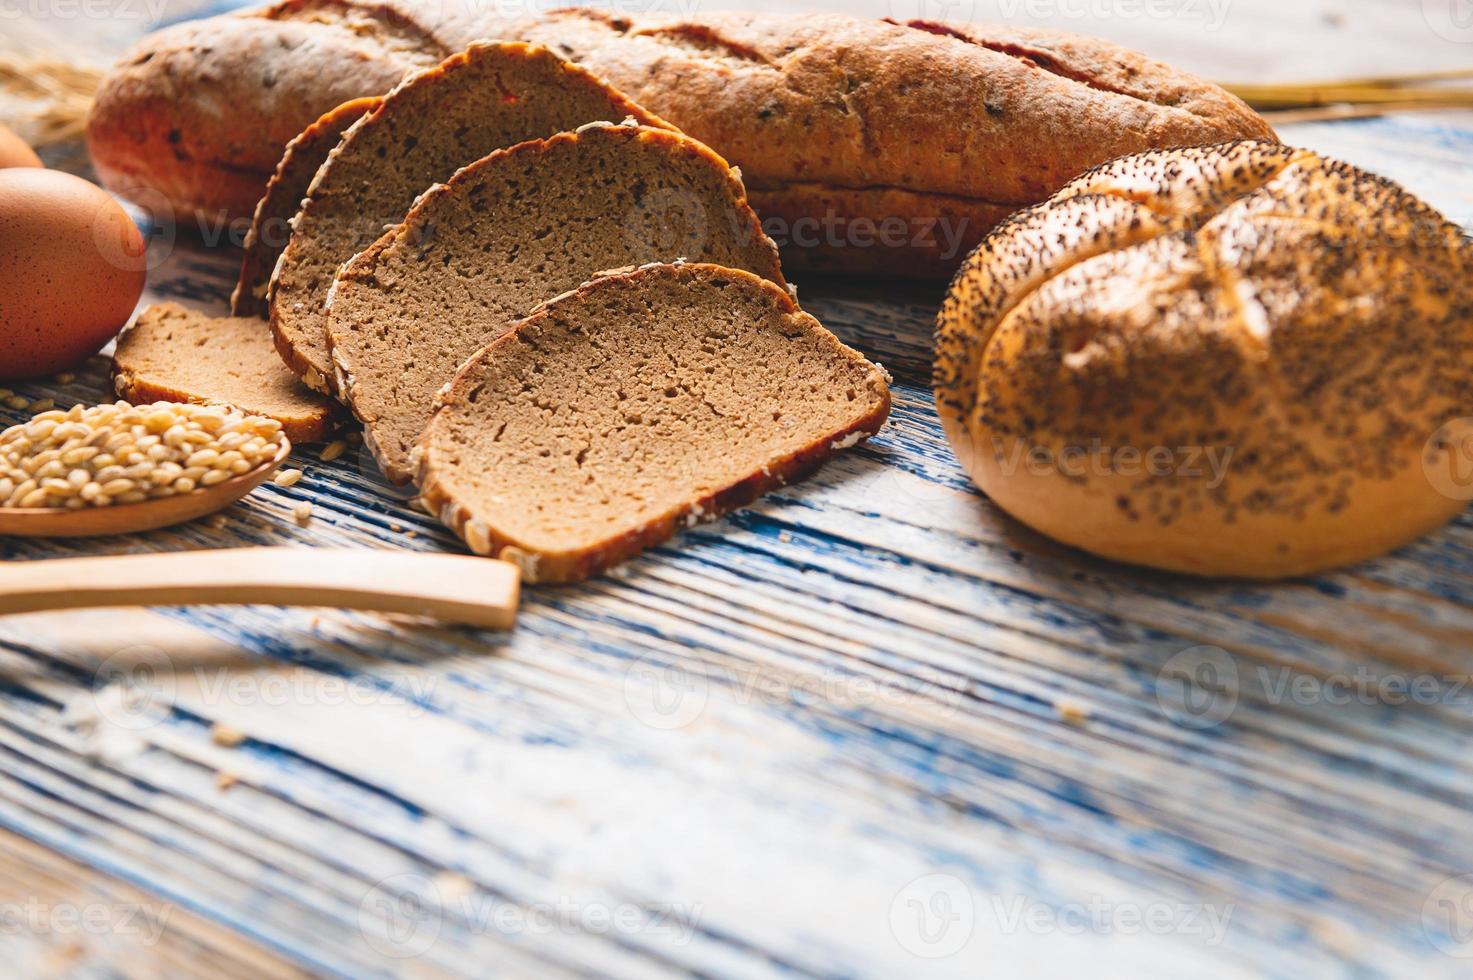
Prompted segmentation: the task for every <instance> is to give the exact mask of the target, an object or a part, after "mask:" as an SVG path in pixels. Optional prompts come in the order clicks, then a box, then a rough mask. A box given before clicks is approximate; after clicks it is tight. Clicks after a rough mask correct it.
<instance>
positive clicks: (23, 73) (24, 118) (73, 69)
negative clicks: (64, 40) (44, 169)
mask: <svg viewBox="0 0 1473 980" xmlns="http://www.w3.org/2000/svg"><path fill="white" fill-rule="evenodd" d="M102 74H103V73H102V71H101V69H98V68H94V67H92V66H89V65H81V64H72V63H69V62H63V61H46V60H40V59H30V58H20V57H16V56H14V55H10V54H0V106H3V108H4V116H5V121H6V123H7V124H9V125H11V126H12V127H13V128H14V129H16V130H18V131H20V132H21V133H22V134H23V135H24V136H25V137H26V139H27V140H28V141H30V142H31V143H32V144H34V145H36V146H49V145H51V144H53V143H64V142H66V141H68V140H74V139H79V138H80V137H81V136H82V133H83V131H84V129H85V128H86V123H87V110H88V109H89V108H90V107H91V105H92V96H93V94H94V93H95V92H96V91H97V85H98V83H99V82H100V81H101V80H102Z"/></svg>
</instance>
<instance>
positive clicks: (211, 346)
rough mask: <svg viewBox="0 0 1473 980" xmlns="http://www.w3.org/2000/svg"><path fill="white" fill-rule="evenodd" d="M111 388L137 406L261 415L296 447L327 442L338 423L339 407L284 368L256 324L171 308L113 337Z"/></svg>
mask: <svg viewBox="0 0 1473 980" xmlns="http://www.w3.org/2000/svg"><path fill="white" fill-rule="evenodd" d="M113 386H114V388H115V389H116V391H117V393H118V395H119V396H120V397H122V398H126V399H127V400H128V401H130V402H133V403H134V404H135V405H147V404H150V403H152V402H157V401H169V402H192V403H194V404H196V405H230V406H232V407H234V408H237V409H239V410H240V411H242V412H245V413H246V414H247V415H264V416H266V417H268V418H273V419H276V421H278V422H280V423H281V425H282V429H283V431H285V433H286V437H287V438H288V439H290V440H291V441H292V442H294V443H307V442H320V441H321V440H323V439H326V438H327V437H328V435H330V434H331V433H332V431H333V430H334V429H335V428H337V425H338V423H339V421H340V420H341V417H342V408H341V406H339V405H338V404H337V403H336V402H334V401H332V400H331V399H329V398H324V397H323V396H322V395H319V394H317V393H316V392H314V391H309V390H308V389H307V387H306V386H304V385H303V384H302V383H301V381H300V380H298V379H297V376H296V375H294V374H292V373H291V372H290V371H288V370H287V369H286V368H285V366H283V365H282V363H281V358H279V357H277V356H276V350H275V349H274V348H273V347H272V344H271V334H270V332H269V331H268V330H267V329H266V324H264V323H262V322H261V321H260V320H259V319H256V318H255V317H212V316H206V315H205V314H203V313H198V312H196V311H194V310H189V309H186V308H185V307H182V306H179V305H178V304H176V303H159V304H156V305H154V306H150V307H148V308H147V309H145V310H143V312H141V313H139V314H138V320H137V322H135V323H134V324H133V326H131V327H129V328H128V329H127V330H125V331H124V332H123V334H122V335H121V336H120V337H119V338H118V346H117V352H116V353H115V354H114V355H113Z"/></svg>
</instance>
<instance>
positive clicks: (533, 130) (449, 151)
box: [270, 44, 668, 394]
mask: <svg viewBox="0 0 1473 980" xmlns="http://www.w3.org/2000/svg"><path fill="white" fill-rule="evenodd" d="M628 117H633V118H635V119H636V120H638V121H640V122H642V123H646V124H649V125H653V126H661V127H663V126H666V125H668V124H666V123H665V122H663V121H662V120H660V119H659V118H658V117H656V116H653V115H651V114H650V113H648V112H646V111H645V110H643V109H641V108H640V107H639V106H637V105H635V104H634V103H633V102H631V101H629V99H627V98H625V97H624V96H623V95H621V94H619V93H618V92H616V91H614V90H613V89H611V88H609V87H608V86H607V85H605V84H604V83H603V82H601V81H599V80H598V79H597V78H595V77H594V76H593V75H590V74H589V73H588V72H587V71H585V70H583V69H582V68H575V67H573V66H572V65H569V64H567V63H566V62H564V61H562V60H561V59H560V58H558V57H557V56H556V55H554V54H552V53H550V52H549V51H548V50H547V49H546V48H540V47H532V46H530V45H526V44H474V45H472V46H471V47H469V48H467V49H466V50H465V51H463V52H461V53H460V54H457V55H454V56H452V57H450V58H447V59H446V60H445V61H444V62H442V63H441V64H440V65H439V66H438V67H436V68H432V69H430V70H429V71H426V72H422V73H420V74H418V75H415V76H414V77H412V78H410V79H409V80H407V81H406V82H404V84H402V85H400V86H399V87H398V88H396V89H395V90H394V91H393V92H391V93H389V95H388V96H386V97H385V98H384V100H383V103H382V104H381V105H380V106H379V107H378V108H376V109H374V110H373V111H372V112H371V113H369V114H368V115H367V116H365V117H364V118H363V119H362V120H361V121H359V122H358V123H356V124H354V125H353V126H352V128H350V129H349V130H348V131H347V133H346V134H344V136H343V140H342V142H341V143H340V144H339V145H338V147H337V149H336V150H334V151H333V153H332V154H331V155H330V156H329V158H328V160H327V162H326V163H325V164H323V166H322V168H321V169H320V170H319V171H318V172H317V176H316V177H315V178H314V179H313V181H312V185H311V187H310V188H309V189H308V191H307V198H306V200H305V201H303V203H302V209H301V211H300V212H298V214H297V216H296V218H295V219H294V221H293V232H292V237H291V241H290V243H289V244H288V245H287V247H286V250H285V251H284V252H283V253H282V255H281V259H280V261H279V262H278V263H277V266H276V271H275V273H274V275H273V276H272V281H271V286H270V304H271V329H272V333H273V334H274V336H275V338H276V346H277V349H278V350H279V351H280V352H281V355H282V357H283V358H285V360H286V363H287V366H288V367H290V368H291V369H292V370H293V371H295V372H296V373H297V374H299V375H300V376H301V377H302V379H303V380H304V381H306V382H307V384H308V385H309V386H310V387H312V388H315V389H317V390H318V391H323V392H327V393H329V394H331V393H332V392H333V388H332V384H333V380H332V368H331V362H330V361H329V359H328V350H327V320H326V316H325V314H324V311H323V303H324V301H325V300H326V299H327V290H328V287H329V286H330V285H331V283H332V277H333V275H334V274H335V273H336V272H337V270H338V267H339V266H340V265H342V264H343V263H344V262H346V261H348V260H349V259H351V258H352V257H353V256H354V255H356V254H357V253H358V252H359V251H360V250H362V249H364V248H366V247H367V246H369V245H371V244H373V242H374V240H375V239H377V238H378V237H379V236H380V235H382V234H383V233H384V229H385V227H387V226H389V225H394V224H397V223H398V222H400V221H402V220H403V219H404V214H405V212H406V211H408V210H409V207H410V205H412V204H413V203H414V200H415V198H416V197H418V196H419V195H420V194H421V193H423V192H424V190H425V188H427V187H429V186H430V185H431V184H434V183H435V182H436V181H441V180H446V179H448V178H449V177H450V175H451V174H453V173H455V171H456V170H457V169H459V168H460V167H462V166H465V165H466V164H469V163H472V162H474V161H476V160H479V159H480V158H481V157H484V156H485V155H486V154H488V153H490V152H492V151H493V150H498V149H502V148H504V147H508V146H512V145H514V144H517V143H521V142H523V141H524V140H528V139H534V138H537V137H543V136H551V135H553V134H554V133H558V132H562V131H563V130H568V129H573V128H575V127H577V126H581V125H583V124H584V123H587V122H592V121H594V120H606V121H611V122H619V121H621V120H623V119H626V118H628Z"/></svg>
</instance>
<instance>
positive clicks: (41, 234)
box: [0, 168, 147, 381]
mask: <svg viewBox="0 0 1473 980" xmlns="http://www.w3.org/2000/svg"><path fill="white" fill-rule="evenodd" d="M146 275H147V255H146V253H145V247H144V242H143V236H142V235H141V234H139V232H138V228H137V227H136V226H135V225H134V224H133V221H132V219H130V218H129V217H128V214H127V212H125V211H124V210H123V209H122V208H121V207H120V206H119V205H118V203H117V202H116V201H114V200H113V199H112V198H111V197H110V196H108V194H107V193H106V192H104V191H103V190H102V189H101V188H99V187H97V186H96V185H95V184H90V183H88V182H87V181H85V180H82V179H81V178H80V177H73V176H72V175H70V174H65V173H61V172H60V171H56V170H36V169H29V168H15V169H8V170H0V380H7V381H8V380H15V379H23V378H35V377H42V376H46V375H50V374H55V373H57V372H59V371H64V370H66V369H68V368H71V367H74V366H76V365H78V364H80V363H81V362H82V361H84V360H86V359H87V358H88V357H89V356H91V355H92V354H95V353H97V351H98V350H100V349H101V348H102V346H103V345H104V344H106V343H107V342H108V341H109V340H110V339H111V338H112V337H113V336H114V335H115V334H117V332H118V331H119V330H121V329H122V328H123V326H124V324H126V323H127V322H128V318H129V317H130V316H131V315H132V313H133V308H134V307H135V306H136V305H137V303H138V297H139V296H140V295H141V294H142V292H143V285H144V279H145V277H146Z"/></svg>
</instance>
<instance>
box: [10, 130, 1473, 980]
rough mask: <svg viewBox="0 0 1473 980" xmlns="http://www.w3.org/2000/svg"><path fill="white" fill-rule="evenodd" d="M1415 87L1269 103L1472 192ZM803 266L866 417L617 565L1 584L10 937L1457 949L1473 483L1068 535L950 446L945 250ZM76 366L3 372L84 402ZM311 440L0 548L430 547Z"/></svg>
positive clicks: (1013, 970) (1465, 946)
mask: <svg viewBox="0 0 1473 980" xmlns="http://www.w3.org/2000/svg"><path fill="white" fill-rule="evenodd" d="M1450 118H1451V117H1436V116H1424V117H1416V118H1410V117H1409V118H1400V119H1388V120H1378V121H1368V122H1357V123H1341V124H1335V125H1317V126H1303V127H1292V128H1286V129H1285V131H1284V133H1283V135H1284V136H1285V138H1286V139H1287V140H1289V141H1292V142H1297V143H1301V144H1304V145H1309V146H1312V147H1315V148H1317V149H1322V150H1325V151H1327V152H1330V153H1333V154H1335V155H1338V156H1341V157H1343V158H1346V159H1349V160H1351V161H1353V162H1357V163H1360V164H1363V165H1366V166H1370V167H1372V168H1374V169H1377V170H1380V171H1381V172H1383V173H1387V174H1388V175H1389V176H1392V177H1394V178H1397V179H1400V180H1402V181H1404V182H1405V183H1406V184H1408V185H1409V186H1410V187H1411V188H1412V189H1413V190H1415V191H1417V192H1419V193H1422V194H1424V195H1425V196H1426V197H1428V198H1429V199H1430V200H1431V201H1432V202H1433V203H1434V204H1436V205H1438V206H1439V207H1441V208H1443V209H1444V210H1445V211H1446V212H1447V213H1449V214H1450V215H1451V216H1453V217H1455V218H1457V219H1459V220H1460V221H1462V222H1463V223H1464V224H1465V225H1470V226H1473V172H1470V169H1469V161H1470V160H1473V129H1470V128H1465V127H1464V126H1463V125H1462V124H1461V123H1460V122H1450V121H1449V120H1450ZM157 247H158V249H159V250H160V251H161V252H167V253H168V254H167V260H166V261H165V262H164V263H163V264H162V265H161V266H160V267H159V268H158V269H156V270H155V272H154V274H153V277H152V280H151V296H150V298H177V299H181V300H183V301H185V302H188V303H191V304H194V305H197V306H200V307H203V308H210V309H220V308H223V306H224V304H225V298H226V295H227V292H228V287H229V285H230V284H231V281H232V278H233V274H234V262H235V253H234V252H232V251H231V250H230V249H229V248H213V249H212V248H208V247H205V246H204V245H202V244H200V243H198V242H196V241H193V240H189V239H187V238H184V237H181V238H180V239H179V240H178V241H177V242H175V243H174V244H173V245H172V246H169V245H168V243H163V242H161V243H158V246H157ZM801 286H802V297H803V300H804V302H805V305H806V306H807V308H808V309H809V310H810V311H811V312H813V313H814V314H815V315H816V316H818V317H819V318H820V319H821V320H822V321H823V322H824V323H825V324H827V325H828V326H829V327H831V328H832V329H834V330H835V331H836V332H837V333H838V334H839V335H840V336H841V337H842V338H843V339H845V340H846V341H848V342H850V343H852V344H854V345H856V346H858V347H860V348H862V349H864V350H865V351H866V352H868V353H870V354H871V355H872V356H874V357H876V358H878V359H880V360H882V361H883V362H884V363H885V364H886V365H887V366H888V367H889V368H890V370H891V371H892V372H893V373H894V374H895V376H896V385H895V396H896V408H895V413H894V416H893V417H892V420H891V422H890V423H889V425H888V426H887V427H886V429H885V430H884V431H883V432H882V433H881V434H880V436H879V437H878V438H876V439H875V440H873V441H872V442H871V443H869V444H868V445H866V446H864V447H861V448H859V449H858V450H856V451H854V452H852V453H849V454H846V455H845V456H843V457H842V458H840V459H838V460H836V461H835V462H833V463H832V464H830V465H829V466H828V467H826V468H825V469H824V470H823V471H822V472H821V473H820V474H819V475H818V476H817V477H816V478H815V479H813V480H811V481H810V482H808V483H806V484H803V485H801V486H797V487H793V488H790V489H786V490H783V491H781V492H779V493H776V494H773V495H772V496H770V497H768V498H767V499H765V500H763V501H762V502H760V503H759V504H758V505H756V506H754V507H752V508H750V509H748V510H746V511H744V512H741V513H739V514H737V515H735V516H732V517H730V518H728V519H726V520H724V521H722V522H719V523H716V524H712V525H705V526H702V527H700V528H697V529H692V530H690V531H687V532H686V533H685V534H683V535H682V536H681V537H680V538H678V539H677V540H675V541H672V542H670V543H669V544H667V545H665V546H663V547H660V548H657V549H655V550H654V551H652V552H651V553H649V554H648V555H646V556H645V557H643V558H641V559H639V560H637V561H634V562H631V563H630V564H629V565H628V566H626V567H625V568H623V569H621V570H619V571H618V572H617V573H616V574H613V575H610V576H608V577H605V578H603V579H599V580H597V581H593V582H589V583H587V584H583V585H578V586H571V587H559V588H545V587H539V588H533V589H530V590H528V594H527V595H526V601H525V606H524V610H523V612H522V615H521V619H520V623H519V625H518V627H517V628H516V630H515V631H514V632H512V633H508V634H496V633H489V632H476V631H468V630H450V629H443V628H436V627H434V626H430V625H426V624H424V623H419V622H414V621H409V620H396V619H387V618H384V617H379V616H374V615H368V614H354V613H345V612H338V611H331V610H311V609H281V608H275V607H245V608H233V609H227V608H214V607H199V608H191V609H165V610H156V611H148V612H145V611H141V610H111V611H96V612H85V613H66V614H38V615H31V616H21V617H10V618H6V619H0V963H4V964H5V966H6V967H8V968H9V969H6V970H5V972H7V973H8V972H11V970H14V971H16V972H17V973H20V974H29V973H47V972H54V973H62V974H68V975H99V976H102V975H113V974H115V973H124V974H128V975H176V974H179V973H190V972H208V973H210V974H212V975H233V974H237V973H238V974H240V975H250V976H266V975H270V976H274V975H292V974H294V973H296V972H298V971H306V972H316V973H328V974H338V975H345V976H346V975H351V976H357V975H364V974H377V973H388V974H398V975H404V976H425V975H454V976H459V975H474V976H485V975H501V974H505V975H512V976H524V975H535V976H556V975H564V974H569V975H577V974H612V975H619V976H657V975H682V974H701V975H720V976H739V977H760V976H770V975H780V974H800V975H803V974H815V975H824V976H875V977H908V976H957V977H967V978H971V980H975V978H977V977H980V976H1025V975H1026V976H1050V975H1075V974H1078V973H1084V972H1088V973H1089V974H1090V975H1091V976H1096V977H1101V976H1103V977H1114V976H1120V977H1132V978H1133V977H1148V976H1162V977H1179V976H1185V975H1193V976H1227V977H1230V976H1257V975H1265V974H1267V975H1274V976H1294V977H1303V976H1306V975H1311V976H1317V975H1354V976H1419V977H1420V976H1463V975H1468V974H1469V972H1470V971H1473V839H1470V836H1469V835H1468V833H1467V828H1468V826H1469V808H1470V804H1473V782H1470V775H1473V724H1470V720H1473V710H1470V707H1473V685H1470V684H1469V683H1468V671H1469V668H1470V666H1473V521H1470V520H1469V518H1468V517H1466V516H1465V517H1464V518H1463V519H1461V520H1459V521H1458V522H1457V523H1455V524H1454V525H1453V526H1451V527H1449V528H1447V529H1446V530H1444V531H1442V532H1440V533H1438V534H1436V535H1434V536H1432V537H1430V538H1428V539H1426V540H1424V541H1422V542H1419V543H1417V544H1415V545H1413V546H1411V547H1409V548H1406V549H1404V550H1402V551H1400V552H1398V553H1396V554H1393V555H1390V556H1387V557H1385V558H1383V559H1380V560H1378V561H1374V562H1370V563H1367V564H1364V565H1361V566H1359V567H1355V568H1351V569H1348V570H1345V571H1342V572H1339V573H1336V574H1332V575H1326V576H1322V577H1318V578H1314V579H1311V580H1305V581H1298V582H1292V583H1287V584H1280V585H1272V586H1269V585H1242V584H1212V583H1200V582H1191V581H1186V580H1183V579H1179V578H1174V577H1170V576H1165V575H1155V574H1151V573H1147V572H1142V571H1137V570H1132V569H1128V568H1125V567H1121V566H1117V565H1112V564H1108V563H1105V562H1100V561H1095V560H1092V559H1089V558H1087V557H1085V556H1082V555H1080V554H1078V553H1075V552H1071V551H1069V550H1067V549H1064V548H1061V547H1058V546H1055V545H1053V544H1051V543H1049V542H1047V541H1045V540H1043V539H1041V538H1039V537H1037V536H1035V535H1033V534H1031V533H1029V532H1028V531H1026V530H1024V529H1022V528H1020V527H1019V526H1018V525H1016V524H1014V523H1012V522H1010V521H1009V520H1008V519H1006V518H1005V517H1004V516H1003V515H1001V514H1000V513H999V512H998V511H997V510H995V509H994V508H993V507H991V506H990V505H989V503H988V502H987V501H986V500H985V499H984V498H983V497H981V496H980V495H979V494H977V493H976V492H975V491H974V490H972V489H971V488H970V486H969V484H968V482H967V480H966V479H965V477H964V475H963V473H962V472H961V470H960V469H959V467H958V466H957V464H956V462H955V460H954V459H953V457H952V455H951V453H950V452H949V450H948V448H947V446H946V443H945V440H944V439H943V438H942V436H941V433H940V429H939V426H938V423H937V419H936V416H935V413H934V411H933V409H932V406H931V401H930V396H929V392H928V390H927V385H926V378H927V373H928V370H929V351H928V347H929V336H930V330H931V318H932V315H933V313H934V310H935V307H936V305H937V302H938V299H939V288H938V287H936V286H915V285H910V286H906V285H897V284H885V283H854V282H843V281H803V282H801ZM104 366H105V365H104V364H103V363H102V362H101V361H97V362H94V364H93V365H92V367H91V369H90V370H89V371H88V372H87V373H85V374H84V375H82V376H81V377H80V378H79V379H77V380H76V381H75V382H73V383H70V384H67V385H57V384H38V385H27V386H24V387H22V388H21V390H20V393H21V394H22V395H24V396H26V397H28V398H33V399H34V398H37V397H42V396H50V397H54V398H55V399H56V400H57V401H58V403H69V402H71V401H74V400H88V401H90V400H96V399H99V398H101V397H104V395H105V394H106V390H107V384H106V378H105V373H104ZM17 414H18V413H15V412H9V413H8V414H7V413H3V412H0V415H4V421H5V422H6V423H7V424H8V423H9V422H10V421H12V420H13V419H14V418H15V417H16V415H17ZM319 451H320V450H319V448H317V447H309V448H307V449H305V450H301V451H299V452H298V453H297V454H296V456H295V459H294V465H297V466H300V467H301V468H302V469H304V470H305V471H306V476H305V478H304V479H303V480H302V481H301V482H300V483H298V484H297V485H296V486H294V487H291V488H289V489H281V488H278V487H274V486H271V485H267V486H265V487H263V488H262V489H260V490H259V491H257V492H256V493H254V494H252V495H251V496H250V497H249V498H247V499H246V500H245V501H243V502H242V503H240V504H238V505H237V506H235V507H233V508H231V509H230V510H228V511H227V512H225V513H224V514H223V515H222V516H221V517H219V518H217V519H214V520H207V521H202V522H197V523H195V524H191V525H187V526H184V527H180V528H175V529H172V530H166V531H161V532H155V533H151V534H148V535H141V536H137V537H130V538H119V539H110V540H93V541H77V542H65V541H49V542H40V541H23V540H16V539H8V540H3V541H0V549H3V555H4V558H5V559H7V560H27V559H35V558H44V557H55V556H63V555H75V554H96V553H102V552H106V553H113V552H131V551H162V550H173V549H180V548H212V547H224V546H231V545H240V544H287V545H298V546H302V547H309V546H323V545H334V546H344V547H361V548H413V549H422V550H439V549H448V550H460V548H459V544H458V542H457V541H455V540H454V539H453V538H452V537H451V536H450V535H449V534H448V533H446V532H445V531H444V530H443V529H441V528H440V527H439V526H438V525H437V524H436V523H435V522H434V521H433V520H431V519H429V518H428V517H426V516H424V515H423V514H421V513H420V512H418V511H416V510H415V509H413V508H412V507H411V506H409V503H408V502H407V501H406V500H405V499H404V495H403V494H402V493H399V494H395V493H392V492H389V491H388V489H387V488H386V487H385V486H384V485H383V484H382V482H381V481H380V480H379V479H378V478H377V475H376V472H375V470H374V469H373V466H372V464H371V462H370V461H369V459H368V457H367V455H366V454H365V453H363V452H362V451H361V450H359V449H356V448H350V449H349V451H348V452H346V453H345V454H344V455H342V456H341V457H339V458H336V459H333V460H330V461H324V460H322V459H320V458H319V455H318V453H319ZM301 502H308V503H310V504H311V505H312V508H313V517H312V519H311V521H310V522H309V523H308V524H307V525H306V526H298V525H297V524H296V523H294V521H293V520H292V513H293V510H294V508H295V507H296V505H297V504H299V503H301Z"/></svg>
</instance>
